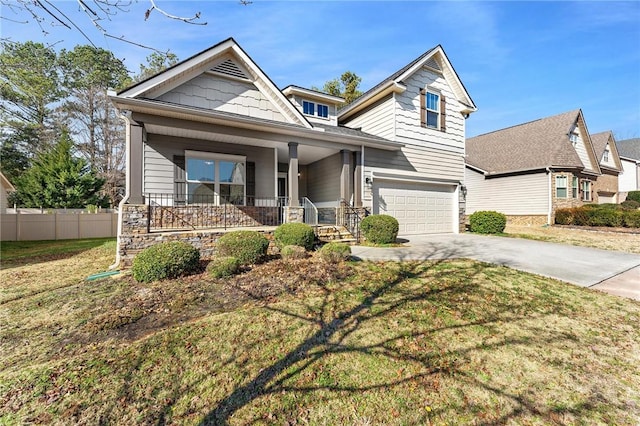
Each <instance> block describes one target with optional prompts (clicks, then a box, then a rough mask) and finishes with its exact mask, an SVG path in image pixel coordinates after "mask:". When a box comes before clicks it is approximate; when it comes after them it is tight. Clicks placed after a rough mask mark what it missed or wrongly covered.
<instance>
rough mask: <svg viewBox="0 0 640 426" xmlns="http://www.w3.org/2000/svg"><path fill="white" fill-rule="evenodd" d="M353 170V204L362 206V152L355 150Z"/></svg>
mask: <svg viewBox="0 0 640 426" xmlns="http://www.w3.org/2000/svg"><path fill="white" fill-rule="evenodd" d="M355 164H356V167H355V170H354V171H353V206H354V207H362V152H361V151H356V152H355Z"/></svg>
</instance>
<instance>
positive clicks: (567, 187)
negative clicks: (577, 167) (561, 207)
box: [556, 175, 569, 199]
mask: <svg viewBox="0 0 640 426" xmlns="http://www.w3.org/2000/svg"><path fill="white" fill-rule="evenodd" d="M559 179H564V186H558V180H559ZM558 188H564V190H565V191H566V194H565V196H564V197H561V196H559V195H558ZM556 198H563V199H564V198H569V178H568V177H567V175H557V176H556Z"/></svg>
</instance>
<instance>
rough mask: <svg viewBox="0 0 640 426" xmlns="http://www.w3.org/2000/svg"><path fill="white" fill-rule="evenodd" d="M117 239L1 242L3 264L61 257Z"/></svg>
mask: <svg viewBox="0 0 640 426" xmlns="http://www.w3.org/2000/svg"><path fill="white" fill-rule="evenodd" d="M114 241H115V238H85V239H80V240H51V241H1V242H0V258H2V263H3V264H4V263H5V262H7V263H11V261H13V260H16V259H24V258H30V259H33V258H36V257H48V256H60V255H64V254H73V253H78V252H81V251H85V250H89V249H92V248H96V247H100V246H102V245H104V244H105V243H107V242H114Z"/></svg>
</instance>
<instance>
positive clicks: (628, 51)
mask: <svg viewBox="0 0 640 426" xmlns="http://www.w3.org/2000/svg"><path fill="white" fill-rule="evenodd" d="M85 1H86V0H85ZM87 3H88V4H91V3H90V2H87ZM156 3H157V5H158V6H159V7H161V8H163V9H164V10H166V11H167V12H170V13H172V14H175V15H180V16H191V15H193V14H194V13H195V12H200V13H201V17H202V18H201V20H202V21H206V22H207V23H208V24H207V25H205V26H199V25H188V24H184V23H181V22H178V21H172V20H169V19H167V18H165V17H163V16H161V15H160V14H159V13H157V12H155V11H154V12H152V14H151V16H150V19H149V20H147V21H144V12H145V10H146V9H147V8H148V7H149V2H148V1H147V0H139V1H138V2H137V3H135V4H133V5H132V6H131V7H130V8H129V9H130V10H129V12H126V13H125V12H119V13H118V14H117V15H116V16H114V17H113V18H112V20H111V21H105V22H104V24H103V25H104V27H105V28H107V29H108V30H109V32H110V33H111V34H113V35H115V36H125V37H126V38H127V39H130V40H133V41H136V42H138V43H141V44H146V45H150V46H153V47H155V48H157V49H160V50H163V51H166V50H170V51H171V52H173V53H175V54H177V55H178V57H179V58H180V59H186V58H187V57H189V56H191V55H193V54H195V53H197V52H199V51H201V50H204V49H206V48H207V47H209V46H211V45H213V44H215V43H217V42H219V41H221V40H223V39H226V38H227V37H234V38H235V39H236V41H238V43H240V45H241V46H242V47H243V48H244V49H245V50H246V51H247V53H248V54H249V55H250V56H251V57H252V58H253V59H254V61H256V63H257V64H258V65H259V66H260V67H261V68H262V69H263V71H265V72H266V73H267V75H269V77H271V79H272V80H273V81H274V82H275V83H276V84H277V85H278V86H279V87H280V88H284V87H285V86H287V85H289V84H296V85H299V86H303V87H311V86H318V87H321V86H322V85H323V83H324V82H325V81H327V80H330V79H332V78H335V77H338V76H339V75H340V74H342V72H343V71H346V70H350V71H353V72H355V73H356V74H358V75H359V76H361V77H362V84H361V88H362V89H363V90H367V89H369V88H370V87H372V86H373V85H375V84H377V83H378V82H380V81H381V80H382V79H384V78H385V77H387V76H389V75H390V74H392V73H393V72H395V71H396V70H398V69H399V68H401V67H402V66H404V65H405V64H407V63H409V62H410V61H411V60H413V59H415V58H416V57H418V56H419V55H420V54H422V53H423V52H425V51H426V50H428V49H430V48H432V47H434V46H436V45H438V44H441V45H442V46H443V47H444V49H445V51H446V53H447V55H448V56H449V59H450V60H451V62H452V64H453V66H454V68H455V69H456V71H457V72H458V75H459V76H460V78H461V80H462V81H463V83H464V84H465V86H466V88H467V90H468V91H469V93H470V95H471V97H472V98H473V100H474V101H475V103H476V105H477V106H478V112H476V113H474V114H473V115H472V116H471V117H470V118H469V120H468V121H467V136H474V135H478V134H482V133H486V132H489V131H492V130H497V129H501V128H504V127H508V126H512V125H515V124H519V123H523V122H526V121H531V120H535V119H537V118H542V117H547V116H550V115H554V114H558V113H561V112H565V111H569V110H574V109H578V108H582V110H583V112H584V114H585V118H586V121H587V126H588V128H589V131H590V132H591V133H597V132H600V131H604V130H613V132H614V134H615V135H616V137H617V138H618V139H627V138H632V137H640V2H638V1H633V2H609V1H607V2H598V1H580V2H568V1H566V2H551V1H539V2H519V1H501V2H467V1H456V2H433V1H432V2H418V1H410V2H384V1H376V2H365V1H349V2H346V1H325V2H311V1H305V2H303V1H284V2H273V1H262V0H254V2H253V3H252V4H251V5H248V6H243V5H240V4H239V3H238V2H237V1H215V2H214V1H195V2H194V1H165V0H156ZM53 4H55V5H56V6H57V7H58V8H59V9H60V10H62V11H63V12H65V14H67V16H69V17H70V18H72V19H73V20H74V22H75V23H76V24H78V25H79V26H80V27H81V28H82V29H83V31H84V32H85V33H86V34H87V35H88V36H89V38H90V39H91V40H92V41H93V42H94V43H95V44H96V45H98V46H101V47H104V48H108V49H110V50H112V51H113V52H114V53H115V54H116V56H118V57H119V58H123V59H125V63H126V64H127V66H128V68H129V69H130V70H132V71H137V70H138V69H139V64H140V63H141V62H144V59H145V57H146V56H147V55H148V54H149V52H148V51H145V50H144V49H140V48H137V47H134V46H132V45H128V44H126V43H122V42H119V41H117V40H113V39H108V38H105V37H103V36H102V35H101V33H100V32H99V31H97V30H96V29H95V28H93V27H92V24H91V23H90V21H89V20H88V19H87V18H86V16H85V15H83V13H82V12H80V11H79V10H78V5H77V3H76V2H75V1H53ZM2 16H3V18H8V19H2V20H0V25H1V28H0V32H1V35H2V37H3V38H10V39H11V40H13V41H26V40H35V41H42V42H44V43H48V44H54V43H57V44H55V47H56V48H62V47H66V48H72V47H73V46H74V45H76V44H87V43H88V42H87V40H86V39H85V38H83V37H82V35H81V34H80V33H79V32H78V31H71V30H68V29H66V28H64V27H51V26H49V25H48V24H47V26H46V29H47V31H49V34H48V35H46V36H45V35H44V34H42V32H41V31H40V29H39V27H38V26H37V25H36V24H35V23H33V20H32V19H31V18H30V17H29V16H27V15H25V14H24V13H22V14H21V13H14V11H13V10H10V8H8V7H6V6H2ZM25 20H29V21H31V22H29V23H27V24H17V23H15V22H12V21H25Z"/></svg>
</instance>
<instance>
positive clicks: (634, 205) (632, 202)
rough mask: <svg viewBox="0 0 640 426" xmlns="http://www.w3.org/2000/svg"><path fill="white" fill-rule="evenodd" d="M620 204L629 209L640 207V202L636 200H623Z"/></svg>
mask: <svg viewBox="0 0 640 426" xmlns="http://www.w3.org/2000/svg"><path fill="white" fill-rule="evenodd" d="M620 205H621V206H622V208H624V209H627V210H638V209H640V202H638V201H635V200H624V201H623V202H621V203H620Z"/></svg>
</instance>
